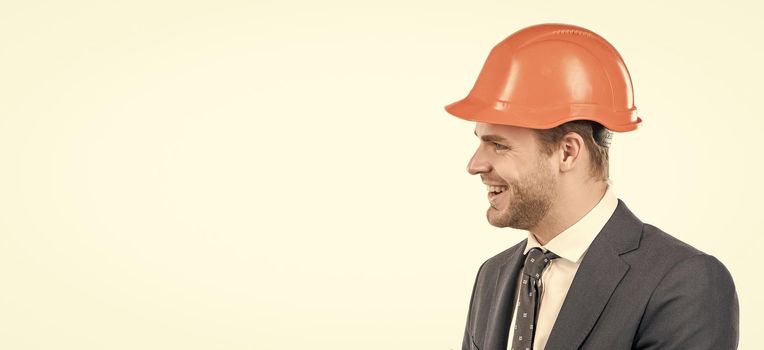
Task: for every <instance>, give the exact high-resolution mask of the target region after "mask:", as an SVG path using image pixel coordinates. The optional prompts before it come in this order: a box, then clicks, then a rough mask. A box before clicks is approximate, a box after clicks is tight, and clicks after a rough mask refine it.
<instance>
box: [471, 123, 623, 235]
mask: <svg viewBox="0 0 764 350" xmlns="http://www.w3.org/2000/svg"><path fill="white" fill-rule="evenodd" d="M475 135H476V136H477V137H478V138H479V139H480V145H479V146H478V148H477V150H476V151H475V154H474V155H473V156H472V158H471V159H470V161H469V164H468V166H467V171H468V172H469V173H470V174H473V175H478V174H479V175H480V177H481V179H482V181H483V183H484V184H486V186H487V189H488V191H489V193H488V198H489V201H490V207H489V209H488V212H487V214H486V216H487V218H488V221H489V222H490V223H491V225H494V226H497V227H512V228H516V229H523V230H529V229H532V228H534V227H536V226H537V225H538V224H539V223H540V222H541V221H542V220H545V219H548V218H547V214H548V213H549V211H550V209H551V208H552V207H553V205H554V204H555V202H556V201H557V200H559V199H560V198H559V197H560V196H566V195H570V194H571V193H575V192H579V191H586V190H588V189H592V188H594V186H596V185H597V183H599V182H602V181H607V180H608V149H607V142H609V138H608V137H609V135H610V134H609V132H608V131H607V129H604V128H602V126H601V125H599V124H598V123H595V122H591V121H585V120H580V121H573V122H568V123H564V124H562V125H559V126H557V127H555V128H553V129H529V128H522V127H516V126H509V125H500V124H488V123H482V122H478V123H477V124H476V127H475Z"/></svg>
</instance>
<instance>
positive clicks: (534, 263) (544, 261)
mask: <svg viewBox="0 0 764 350" xmlns="http://www.w3.org/2000/svg"><path fill="white" fill-rule="evenodd" d="M555 258H559V256H557V254H555V253H552V252H551V251H547V252H546V253H544V252H543V251H542V250H541V248H537V247H536V248H532V249H531V250H529V251H528V255H527V256H526V257H525V267H524V268H523V273H524V274H526V275H528V276H531V277H532V278H536V279H538V278H541V272H542V271H544V268H545V267H546V266H547V265H549V262H550V261H552V259H555Z"/></svg>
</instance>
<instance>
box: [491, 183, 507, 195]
mask: <svg viewBox="0 0 764 350" xmlns="http://www.w3.org/2000/svg"><path fill="white" fill-rule="evenodd" d="M506 190H507V187H506V186H490V185H488V192H499V193H500V192H504V191H506Z"/></svg>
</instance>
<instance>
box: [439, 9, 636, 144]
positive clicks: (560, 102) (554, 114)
mask: <svg viewBox="0 0 764 350" xmlns="http://www.w3.org/2000/svg"><path fill="white" fill-rule="evenodd" d="M446 111H448V113H451V114H453V115H455V116H457V117H460V118H463V119H466V120H471V121H477V122H484V123H491V124H504V125H513V126H519V127H525V128H533V129H549V128H553V127H555V126H557V125H560V124H562V123H565V122H569V121H572V120H580V119H586V120H593V121H596V122H598V123H600V124H602V125H603V126H605V127H606V128H607V129H609V130H612V131H631V130H634V129H636V128H637V127H638V126H639V124H640V123H641V122H642V119H640V118H639V117H637V107H636V106H634V92H633V90H632V86H631V77H630V76H629V71H628V70H627V69H626V65H625V64H624V62H623V59H622V58H621V55H620V54H618V51H616V50H615V48H614V47H613V46H612V45H610V43H608V42H607V41H606V40H605V39H603V38H602V37H601V36H599V35H597V34H596V33H594V32H592V31H590V30H588V29H585V28H581V27H577V26H573V25H568V24H539V25H534V26H530V27H527V28H524V29H521V30H519V31H517V32H515V33H514V34H512V35H510V36H509V37H507V38H506V39H504V40H503V41H502V42H500V43H499V44H498V45H496V46H494V48H493V49H492V50H491V53H490V54H489V55H488V59H486V62H485V64H484V65H483V69H482V70H481V71H480V75H479V76H478V78H477V81H476V82H475V86H474V87H473V88H472V91H470V93H469V95H468V96H467V97H465V98H464V99H462V100H460V101H457V102H454V103H452V104H449V105H447V106H446Z"/></svg>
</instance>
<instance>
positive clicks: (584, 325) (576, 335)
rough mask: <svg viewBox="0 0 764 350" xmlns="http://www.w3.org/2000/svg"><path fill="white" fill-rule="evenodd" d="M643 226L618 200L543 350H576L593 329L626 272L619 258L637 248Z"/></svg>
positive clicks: (580, 269)
mask: <svg viewBox="0 0 764 350" xmlns="http://www.w3.org/2000/svg"><path fill="white" fill-rule="evenodd" d="M641 233H642V222H641V221H640V220H639V219H637V217H636V216H634V214H632V213H631V211H629V209H628V208H627V207H626V205H625V204H624V203H623V202H622V201H621V200H620V199H619V200H618V206H617V207H616V210H615V212H614V213H613V215H612V216H611V217H610V219H609V220H608V222H607V223H606V224H605V226H604V227H603V228H602V230H601V231H600V233H599V234H598V235H597V237H596V238H595V239H594V241H593V242H592V244H591V245H590V246H589V249H588V250H587V252H586V255H584V259H583V261H581V266H579V268H578V271H577V272H576V276H575V277H574V278H573V282H572V283H571V285H570V289H569V290H568V294H567V296H566V297H565V301H564V302H563V304H562V308H561V309H560V313H559V315H558V316H557V320H556V321H555V323H554V326H553V327H552V332H551V334H550V335H549V339H548V341H547V345H546V349H549V350H557V349H578V348H579V346H581V344H582V343H583V341H584V339H586V337H587V335H589V333H590V332H591V330H592V329H593V328H594V324H595V323H596V322H597V319H598V318H599V316H600V314H601V313H602V310H603V309H604V308H605V305H606V304H607V303H608V300H609V299H610V296H611V295H612V294H613V291H614V290H615V288H616V287H617V286H618V284H619V283H620V282H621V280H622V279H623V277H624V276H625V275H626V273H627V271H629V265H628V264H627V263H626V262H624V261H623V259H621V257H620V255H621V254H623V253H626V252H628V251H631V250H634V249H636V248H637V247H638V246H639V239H640V236H641Z"/></svg>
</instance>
